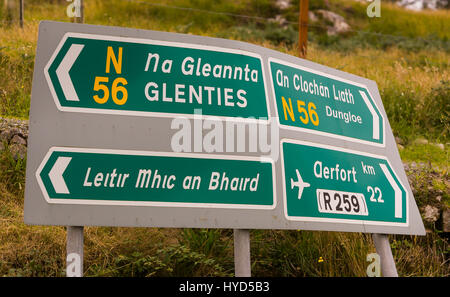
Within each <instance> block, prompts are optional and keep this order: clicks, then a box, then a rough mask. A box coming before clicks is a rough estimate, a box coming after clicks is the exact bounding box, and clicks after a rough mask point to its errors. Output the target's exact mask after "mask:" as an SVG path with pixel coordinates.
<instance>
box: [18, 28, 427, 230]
mask: <svg viewBox="0 0 450 297" xmlns="http://www.w3.org/2000/svg"><path fill="white" fill-rule="evenodd" d="M266 78H267V80H266ZM269 78H270V79H269ZM328 95H329V96H328ZM283 98H284V99H283ZM30 105H31V106H30V118H29V127H30V128H29V129H30V130H29V138H28V151H27V170H26V185H25V202H24V221H25V222H26V223H27V224H35V225H63V226H127V227H170V228H237V229H293V230H297V229H301V230H327V231H345V232H369V233H389V234H391V233H393V234H424V233H425V230H424V227H423V223H422V221H421V218H420V213H419V211H418V208H417V205H416V204H415V201H414V199H413V193H412V191H411V188H410V186H409V184H408V179H407V176H406V174H405V172H404V170H403V164H402V161H401V159H400V156H399V154H398V151H397V149H396V144H395V140H394V137H393V134H392V131H391V129H390V126H389V121H388V120H387V116H386V113H385V111H384V109H383V104H382V101H381V98H380V95H379V92H378V89H377V86H376V83H375V82H373V81H370V80H368V79H365V78H362V77H359V76H355V75H352V74H349V73H345V72H342V71H338V70H336V69H332V68H329V67H326V66H323V65H319V64H316V63H313V62H311V61H306V60H302V59H298V58H296V57H293V56H289V55H286V54H283V53H280V52H277V51H273V50H270V49H266V48H262V47H260V46H256V45H253V44H249V43H245V42H239V41H233V40H225V39H219V38H210V37H204V36H194V35H186V34H176V33H168V32H158V31H149V30H137V29H130V28H120V27H107V26H93V25H85V24H74V23H60V22H50V21H43V22H41V23H40V25H39V37H38V43H37V48H36V59H35V63H34V74H33V87H32V94H31V104H30ZM274 119H275V120H274ZM283 139H286V140H283ZM282 140H283V141H282Z"/></svg>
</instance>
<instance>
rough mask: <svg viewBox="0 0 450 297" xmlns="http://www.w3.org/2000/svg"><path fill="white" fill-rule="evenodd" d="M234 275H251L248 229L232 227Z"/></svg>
mask: <svg viewBox="0 0 450 297" xmlns="http://www.w3.org/2000/svg"><path fill="white" fill-rule="evenodd" d="M234 275H235V276H236V277H250V276H251V261H250V230H245V229H234Z"/></svg>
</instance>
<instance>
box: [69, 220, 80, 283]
mask: <svg viewBox="0 0 450 297" xmlns="http://www.w3.org/2000/svg"><path fill="white" fill-rule="evenodd" d="M83 231H84V227H79V226H67V246H66V252H67V256H66V276H68V277H82V276H83V259H84V234H83Z"/></svg>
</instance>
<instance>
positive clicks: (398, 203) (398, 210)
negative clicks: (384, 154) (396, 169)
mask: <svg viewBox="0 0 450 297" xmlns="http://www.w3.org/2000/svg"><path fill="white" fill-rule="evenodd" d="M380 167H381V170H383V172H384V175H386V178H387V179H388V181H389V183H390V184H391V186H392V188H393V189H394V193H395V194H394V197H395V198H394V208H395V212H394V213H395V217H396V218H401V217H402V190H401V189H400V187H399V186H398V185H397V183H396V182H395V180H394V178H393V177H392V175H391V173H390V172H389V170H388V168H387V166H386V165H384V164H380Z"/></svg>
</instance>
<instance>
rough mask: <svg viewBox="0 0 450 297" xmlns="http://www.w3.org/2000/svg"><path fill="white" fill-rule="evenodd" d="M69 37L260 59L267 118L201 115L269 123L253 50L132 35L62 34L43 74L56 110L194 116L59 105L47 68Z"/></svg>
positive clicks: (141, 115) (266, 92)
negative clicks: (260, 75)
mask: <svg viewBox="0 0 450 297" xmlns="http://www.w3.org/2000/svg"><path fill="white" fill-rule="evenodd" d="M169 34H170V33H169ZM69 37H75V38H84V39H95V40H104V41H118V42H128V43H140V44H151V45H160V46H170V47H178V48H189V49H198V50H206V51H215V52H222V53H231V54H237V55H243V56H249V57H253V58H257V59H259V60H260V63H261V73H262V79H263V81H262V83H263V85H264V93H265V96H266V111H267V120H258V119H247V118H242V117H230V116H220V115H202V117H203V116H204V117H207V116H214V117H217V118H219V119H230V120H234V121H236V122H255V121H256V122H259V123H265V124H268V123H270V119H271V111H270V101H269V96H268V94H269V93H268V91H267V79H266V74H265V67H264V64H263V59H262V57H261V56H260V55H259V54H256V53H253V52H247V51H243V50H239V49H231V48H221V47H216V46H209V45H201V44H192V43H180V42H172V41H161V40H153V39H142V38H132V37H121V36H111V35H97V34H85V33H74V32H68V33H66V34H64V36H63V38H62V39H61V41H60V42H59V44H58V46H57V47H56V49H55V51H54V52H53V55H52V56H51V58H50V60H49V61H48V63H47V65H46V66H45V67H44V75H45V78H46V80H47V84H48V86H49V88H50V92H51V94H52V97H53V100H54V101H55V105H56V107H57V108H58V110H60V111H66V112H81V113H94V114H110V115H127V116H140V117H163V118H174V117H179V116H184V117H186V118H189V119H193V118H194V115H193V114H184V113H165V112H153V111H132V110H113V109H101V108H98V109H97V108H83V107H66V106H61V104H60V103H59V100H58V96H57V95H56V91H55V88H54V86H53V83H52V81H51V79H50V74H49V68H50V66H51V65H52V63H53V61H54V60H55V59H56V56H57V55H58V54H59V51H60V50H61V48H62V47H63V45H64V43H65V42H66V40H67V38H69ZM205 38H206V37H205ZM199 108H201V107H199Z"/></svg>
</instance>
